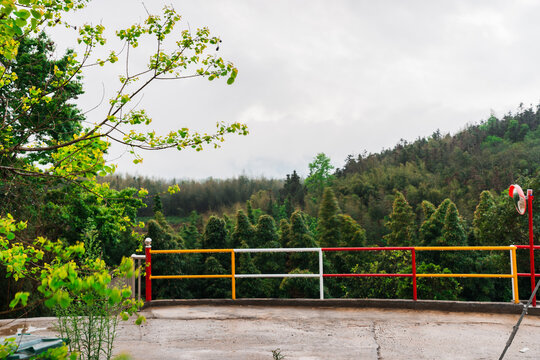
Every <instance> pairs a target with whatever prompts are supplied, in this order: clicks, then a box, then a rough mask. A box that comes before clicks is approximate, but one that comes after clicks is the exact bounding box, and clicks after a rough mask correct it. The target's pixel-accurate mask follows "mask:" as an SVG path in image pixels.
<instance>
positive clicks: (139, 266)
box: [137, 259, 141, 301]
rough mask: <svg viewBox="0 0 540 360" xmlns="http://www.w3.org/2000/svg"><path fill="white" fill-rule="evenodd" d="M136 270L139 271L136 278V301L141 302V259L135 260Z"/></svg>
mask: <svg viewBox="0 0 540 360" xmlns="http://www.w3.org/2000/svg"><path fill="white" fill-rule="evenodd" d="M137 269H139V276H137V283H138V284H137V301H141V259H137Z"/></svg>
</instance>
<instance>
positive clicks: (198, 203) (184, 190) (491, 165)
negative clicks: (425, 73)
mask: <svg viewBox="0 0 540 360" xmlns="http://www.w3.org/2000/svg"><path fill="white" fill-rule="evenodd" d="M539 123H540V112H539V111H538V110H534V109H532V108H528V109H521V110H520V112H518V113H517V114H508V115H506V116H504V117H503V118H501V119H498V118H496V117H495V116H493V115H492V116H490V117H489V119H488V120H486V121H482V122H480V123H479V124H476V125H471V126H468V127H467V128H466V129H464V130H462V131H460V132H459V133H457V134H455V135H450V134H446V135H442V134H441V133H440V132H439V131H436V132H434V133H433V134H432V135H431V136H430V137H428V138H419V139H417V140H416V141H414V142H410V143H409V142H407V141H405V140H402V141H401V142H400V143H399V144H397V145H396V146H395V147H394V148H393V149H387V150H383V151H381V152H380V153H375V154H367V153H362V154H360V155H356V156H355V155H349V156H348V157H347V159H346V160H345V164H344V165H343V167H341V168H339V169H337V170H336V171H335V172H333V171H332V167H331V166H330V165H329V159H327V158H326V157H325V156H324V155H323V154H319V155H322V156H318V157H317V158H316V159H315V160H314V161H313V163H312V164H310V171H311V176H309V177H308V178H307V179H306V180H307V181H306V183H305V184H304V182H303V181H302V179H300V178H299V177H298V175H297V174H296V171H293V172H292V174H288V175H286V178H285V179H283V180H274V179H249V178H246V177H243V176H241V177H238V178H235V179H227V180H218V179H208V180H206V181H202V182H196V181H182V182H180V183H179V184H180V188H181V191H180V192H178V193H176V194H173V195H170V194H168V193H167V192H166V189H167V187H168V186H169V185H171V184H174V183H175V182H176V181H175V180H172V181H169V180H155V179H149V178H144V177H133V176H129V175H113V176H108V177H105V178H104V179H105V181H107V182H109V183H110V185H111V187H112V188H115V189H123V188H126V187H135V188H138V187H144V188H146V189H148V190H149V195H150V196H149V197H147V199H146V200H145V203H146V204H147V207H146V208H141V209H139V216H151V215H152V208H153V206H154V203H155V201H156V200H155V199H154V195H155V194H159V200H160V201H161V204H162V205H161V207H162V210H163V213H164V215H165V216H166V217H171V216H179V217H187V216H189V215H190V214H191V213H192V211H196V212H198V213H199V214H205V215H207V216H206V217H208V216H210V215H212V214H223V213H227V212H231V213H234V211H235V210H236V209H237V208H240V207H241V208H244V209H245V201H246V200H251V203H252V205H253V207H254V208H257V209H261V211H262V212H263V213H266V214H270V215H272V216H274V217H276V218H277V220H278V221H279V220H280V219H282V218H284V217H290V215H291V214H292V212H293V211H294V210H295V209H300V210H303V211H305V212H307V213H308V214H309V215H311V216H316V215H317V211H318V204H319V202H320V197H321V195H322V188H324V187H325V186H330V187H332V189H333V190H334V192H335V194H336V197H337V199H338V202H339V205H340V207H341V208H342V209H343V211H344V212H345V213H347V214H348V215H350V216H351V217H352V218H353V219H355V220H357V221H358V222H359V223H360V224H362V226H363V227H365V229H366V231H367V238H368V239H369V241H370V242H371V243H376V244H382V243H384V242H383V241H382V238H383V236H384V235H385V234H386V233H387V232H388V230H387V229H386V228H385V226H384V223H385V220H386V218H387V216H388V214H389V213H390V212H391V210H392V203H393V200H394V194H395V191H396V190H397V191H400V192H402V193H403V194H404V195H405V197H406V199H407V200H408V202H409V203H410V205H411V206H412V208H413V211H414V213H415V214H416V216H417V217H418V220H417V222H418V225H420V223H421V221H422V220H423V219H422V217H423V215H422V206H421V204H422V201H424V200H426V201H429V202H431V203H433V204H440V203H441V202H442V201H443V200H444V199H446V198H449V199H451V200H452V201H453V202H454V203H455V204H456V206H457V208H458V209H459V211H460V215H461V216H462V217H463V219H464V220H465V221H466V224H467V226H470V225H471V224H472V221H473V213H474V210H475V208H476V205H477V204H478V201H479V197H480V193H481V192H482V191H484V190H489V191H491V192H492V194H493V195H498V194H500V193H501V192H502V191H504V190H505V189H507V188H508V186H509V185H510V184H511V183H513V182H516V181H520V182H521V183H522V184H524V185H523V186H524V187H526V186H527V184H528V183H530V182H533V181H534V180H535V178H536V177H537V176H538V171H539V170H540V129H539V127H538V125H539ZM325 159H326V160H328V163H327V164H322V163H321V161H323V160H325ZM280 211H281V213H280Z"/></svg>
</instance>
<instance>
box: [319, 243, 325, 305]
mask: <svg viewBox="0 0 540 360" xmlns="http://www.w3.org/2000/svg"><path fill="white" fill-rule="evenodd" d="M323 267H324V266H323V252H322V249H319V297H320V299H321V300H322V299H324V276H323V274H324V271H323V270H324V269H323Z"/></svg>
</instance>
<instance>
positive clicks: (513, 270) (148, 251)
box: [132, 239, 540, 303]
mask: <svg viewBox="0 0 540 360" xmlns="http://www.w3.org/2000/svg"><path fill="white" fill-rule="evenodd" d="M522 248H523V249H528V248H529V246H527V245H511V246H414V247H407V246H404V247H333V248H266V249H179V250H154V249H152V240H151V239H146V240H145V261H146V301H151V300H152V280H155V279H214V278H230V279H231V294H232V299H233V300H234V299H236V281H235V280H236V279H239V278H294V277H304V278H319V297H320V299H324V278H329V277H408V278H411V279H412V283H413V300H415V301H416V300H417V299H418V291H417V285H416V281H417V279H418V278H428V277H432V278H435V277H460V278H508V279H510V280H511V284H512V296H513V302H515V303H519V290H518V282H517V279H518V276H531V274H526V273H519V274H518V272H517V257H516V250H517V249H522ZM535 249H540V246H535ZM336 251H410V252H411V265H412V266H411V269H412V273H411V274H387V273H376V274H354V273H347V274H326V273H324V268H323V254H324V253H325V252H336ZM418 251H509V253H510V272H509V273H506V274H419V273H417V272H416V252H418ZM263 252H265V253H277V252H285V253H294V252H317V253H318V254H319V272H318V273H313V274H237V273H236V271H235V270H236V266H235V254H237V253H263ZM189 253H230V254H231V273H230V274H214V275H196V274H193V275H154V274H152V254H189ZM132 256H133V257H135V258H137V259H138V258H140V257H141V255H132ZM134 283H135V280H133V284H134Z"/></svg>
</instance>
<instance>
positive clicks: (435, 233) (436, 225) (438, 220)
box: [420, 199, 453, 246]
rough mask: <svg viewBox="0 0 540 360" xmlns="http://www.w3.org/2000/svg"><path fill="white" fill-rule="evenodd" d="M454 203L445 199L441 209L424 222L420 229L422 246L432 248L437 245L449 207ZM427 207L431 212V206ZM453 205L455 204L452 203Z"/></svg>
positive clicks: (438, 208)
mask: <svg viewBox="0 0 540 360" xmlns="http://www.w3.org/2000/svg"><path fill="white" fill-rule="evenodd" d="M451 203H452V200H450V199H445V200H444V201H443V202H442V203H441V204H440V205H439V207H437V209H436V210H435V212H433V213H432V214H431V216H430V217H429V218H427V219H426V220H424V222H423V223H422V226H421V227H420V240H421V243H422V245H424V246H431V245H436V242H437V239H439V238H440V236H441V234H442V229H443V227H444V219H445V217H446V210H447V209H448V206H449V205H450V204H451ZM422 204H423V205H424V203H422ZM425 204H426V205H427V206H426V207H425V208H426V209H427V211H428V212H429V211H430V206H429V205H428V204H427V202H425ZM452 204H453V203H452Z"/></svg>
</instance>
